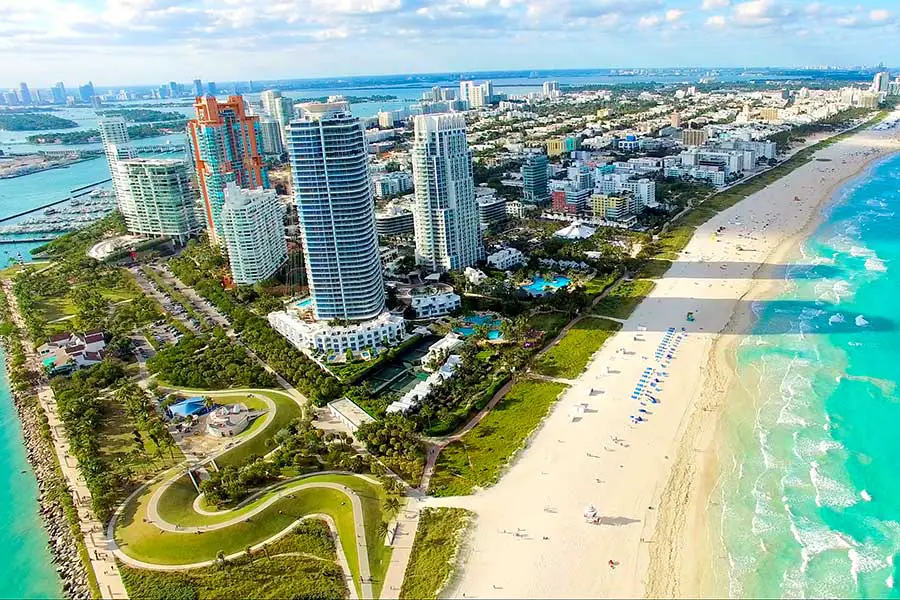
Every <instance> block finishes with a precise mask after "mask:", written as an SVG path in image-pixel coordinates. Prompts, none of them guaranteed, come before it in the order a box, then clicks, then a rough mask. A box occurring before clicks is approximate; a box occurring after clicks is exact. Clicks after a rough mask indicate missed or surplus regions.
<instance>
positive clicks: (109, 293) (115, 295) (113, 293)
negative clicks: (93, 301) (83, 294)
mask: <svg viewBox="0 0 900 600" xmlns="http://www.w3.org/2000/svg"><path fill="white" fill-rule="evenodd" d="M98 291H99V292H100V295H101V296H103V297H104V298H106V299H107V300H109V301H110V302H121V301H122V300H134V299H135V298H137V297H138V296H139V295H140V294H138V293H137V291H135V290H133V289H131V288H130V287H129V288H124V287H123V288H109V287H102V288H100V289H99V290H98Z"/></svg>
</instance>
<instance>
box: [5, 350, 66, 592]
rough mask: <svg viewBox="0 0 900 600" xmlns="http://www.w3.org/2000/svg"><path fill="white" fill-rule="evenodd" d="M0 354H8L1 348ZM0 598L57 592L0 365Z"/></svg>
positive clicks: (32, 482)
mask: <svg viewBox="0 0 900 600" xmlns="http://www.w3.org/2000/svg"><path fill="white" fill-rule="evenodd" d="M0 359H3V360H6V356H5V354H4V353H3V352H2V351H0ZM0 456H2V457H3V459H2V460H0V489H3V501H2V502H0V598H58V597H60V595H61V594H62V589H61V588H60V581H59V578H58V577H57V575H56V570H55V569H54V568H53V565H51V564H50V552H49V550H48V548H47V541H48V538H47V532H46V531H45V530H44V528H43V526H42V524H41V518H40V515H39V514H38V503H37V497H38V489H37V482H36V481H35V479H34V474H33V473H32V471H31V466H30V465H29V464H28V461H27V460H26V458H25V446H24V442H23V440H22V427H21V425H20V423H19V416H18V415H17V414H16V409H15V407H14V406H13V403H12V398H11V396H10V393H9V384H8V382H7V380H6V371H5V370H2V369H0Z"/></svg>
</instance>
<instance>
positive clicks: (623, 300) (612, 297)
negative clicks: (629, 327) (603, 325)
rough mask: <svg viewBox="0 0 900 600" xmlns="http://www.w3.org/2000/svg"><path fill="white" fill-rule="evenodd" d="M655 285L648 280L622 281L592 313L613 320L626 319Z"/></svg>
mask: <svg viewBox="0 0 900 600" xmlns="http://www.w3.org/2000/svg"><path fill="white" fill-rule="evenodd" d="M655 286H656V284H655V283H654V282H652V281H650V280H649V279H635V280H632V281H623V282H622V283H621V284H619V285H618V286H616V287H615V288H614V289H612V290H611V291H610V292H609V294H607V295H606V297H605V298H603V299H602V300H600V302H598V303H597V305H596V306H595V307H594V313H596V314H598V315H600V316H603V317H612V318H614V319H627V318H628V317H630V316H631V313H633V312H634V309H635V308H637V306H638V304H640V303H641V302H642V301H643V300H644V298H646V297H647V295H648V294H650V292H652V291H653V288H654V287H655Z"/></svg>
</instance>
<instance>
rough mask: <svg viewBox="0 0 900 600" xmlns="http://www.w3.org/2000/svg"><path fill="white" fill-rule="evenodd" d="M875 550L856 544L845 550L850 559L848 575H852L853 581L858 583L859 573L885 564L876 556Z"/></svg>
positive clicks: (880, 567)
mask: <svg viewBox="0 0 900 600" xmlns="http://www.w3.org/2000/svg"><path fill="white" fill-rule="evenodd" d="M875 552H876V551H875V549H873V548H871V547H868V546H858V547H856V548H850V549H849V550H847V557H848V558H849V559H850V576H851V577H853V583H855V584H857V585H859V574H860V573H872V572H873V571H878V570H880V569H883V568H884V567H886V566H887V565H886V564H885V562H884V561H883V560H881V559H880V558H878V556H877V554H876V553H875Z"/></svg>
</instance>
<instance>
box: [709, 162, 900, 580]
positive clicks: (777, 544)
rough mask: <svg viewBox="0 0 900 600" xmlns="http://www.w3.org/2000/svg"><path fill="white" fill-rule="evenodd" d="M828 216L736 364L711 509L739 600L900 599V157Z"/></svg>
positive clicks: (723, 576)
mask: <svg viewBox="0 0 900 600" xmlns="http://www.w3.org/2000/svg"><path fill="white" fill-rule="evenodd" d="M823 216H824V219H823V221H822V223H821V224H820V225H819V226H818V227H817V228H816V229H815V231H814V232H813V233H812V235H811V236H810V237H809V238H808V239H806V240H805V242H804V243H803V244H802V245H801V247H800V249H799V253H798V255H797V256H796V257H795V261H794V264H795V265H796V266H794V267H791V268H789V269H788V271H787V274H786V276H785V278H786V282H785V284H786V285H785V287H784V288H783V290H782V291H781V292H780V293H779V295H778V296H776V297H774V298H772V299H770V300H767V301H763V302H758V303H755V305H754V307H753V308H754V313H755V316H756V321H755V324H754V326H753V327H752V330H751V332H750V333H751V334H750V335H748V336H746V337H745V338H744V339H743V340H742V342H741V343H740V344H739V347H738V349H737V351H736V357H735V358H736V368H737V378H736V385H735V389H734V390H733V391H732V394H731V396H730V397H729V399H728V402H727V404H726V408H725V411H724V414H723V422H722V425H723V426H722V430H721V431H722V434H721V436H720V447H719V449H718V450H719V468H720V478H719V481H718V484H717V486H716V489H715V490H714V492H713V495H712V498H711V502H710V505H711V509H712V510H711V512H710V514H711V515H712V517H711V519H710V521H711V522H710V528H711V529H710V532H711V534H712V538H713V539H715V540H718V541H720V542H721V544H720V545H719V547H718V549H717V550H718V551H717V552H716V554H717V556H718V558H721V559H722V560H721V561H720V562H721V563H722V565H723V567H722V569H721V570H722V571H727V573H720V574H719V575H720V576H719V584H720V585H719V587H720V588H721V589H719V590H718V591H719V593H726V591H727V593H728V595H729V596H731V597H744V598H753V597H789V598H800V597H853V598H897V597H900V593H898V591H897V589H896V588H895V587H894V582H895V580H896V579H897V578H898V575H900V574H898V573H897V565H896V562H897V561H896V559H897V558H900V557H898V554H900V467H898V459H900V396H898V389H897V383H898V381H900V155H895V156H892V157H889V158H887V159H885V160H882V161H881V162H879V163H877V164H876V165H874V166H872V167H871V168H870V169H868V170H867V171H866V172H864V173H863V174H861V176H859V177H858V178H856V179H854V180H852V181H851V182H850V183H848V184H847V185H846V186H845V187H844V188H843V189H842V190H840V191H839V192H838V193H837V194H836V196H835V197H834V198H833V199H832V201H831V202H830V204H829V205H828V206H827V207H826V208H825V209H824V215H823ZM726 587H727V590H726Z"/></svg>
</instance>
